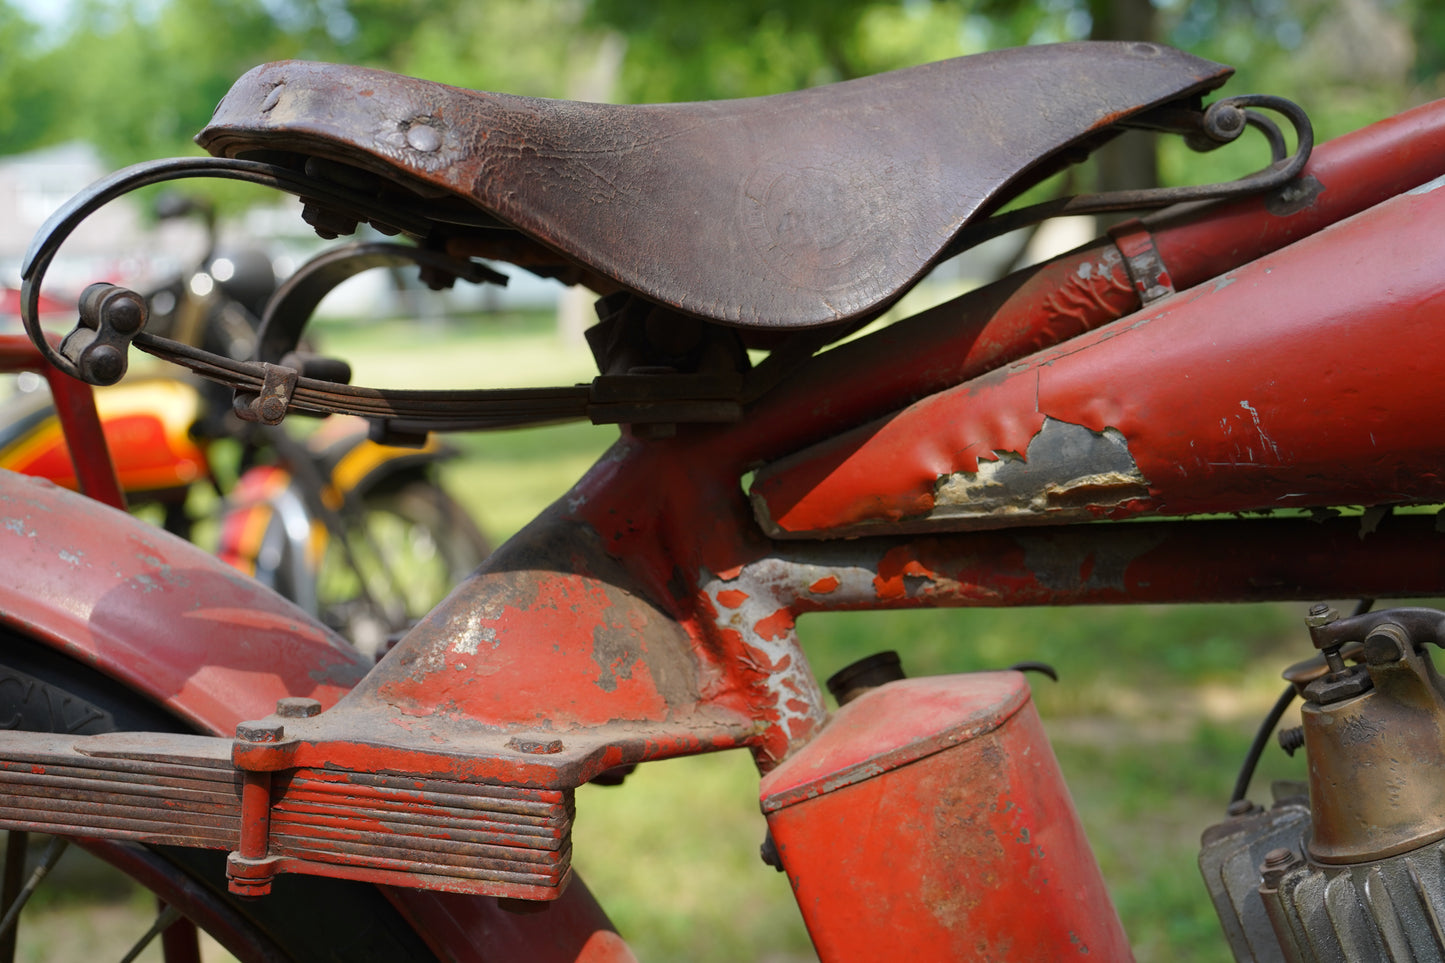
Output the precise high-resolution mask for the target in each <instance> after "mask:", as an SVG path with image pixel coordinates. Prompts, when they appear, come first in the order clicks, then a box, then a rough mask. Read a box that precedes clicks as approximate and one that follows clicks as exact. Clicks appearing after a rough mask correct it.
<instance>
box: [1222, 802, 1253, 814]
mask: <svg viewBox="0 0 1445 963" xmlns="http://www.w3.org/2000/svg"><path fill="white" fill-rule="evenodd" d="M1259 811H1260V809H1259V807H1258V806H1256V805H1255V804H1254V803H1252V802H1250V801H1249V800H1248V799H1236V800H1235V801H1234V802H1232V803H1230V804H1229V809H1227V810H1226V812H1227V813H1228V814H1229V815H1231V816H1248V815H1250V814H1251V813H1257V812H1259Z"/></svg>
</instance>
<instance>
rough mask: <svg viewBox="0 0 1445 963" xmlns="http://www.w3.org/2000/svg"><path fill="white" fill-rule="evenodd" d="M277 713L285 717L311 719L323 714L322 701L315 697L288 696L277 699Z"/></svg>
mask: <svg viewBox="0 0 1445 963" xmlns="http://www.w3.org/2000/svg"><path fill="white" fill-rule="evenodd" d="M276 714H277V715H278V716H280V717H281V718H283V719H310V718H311V717H312V716H315V715H320V714H321V703H320V702H317V701H316V700H315V699H306V698H302V697H300V696H287V697H286V698H284V699H278V700H276Z"/></svg>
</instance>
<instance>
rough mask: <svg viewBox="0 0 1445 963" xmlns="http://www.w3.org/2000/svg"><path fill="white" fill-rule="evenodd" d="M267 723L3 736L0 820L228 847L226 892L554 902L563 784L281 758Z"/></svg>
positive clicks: (287, 743) (561, 849)
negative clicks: (314, 884)
mask: <svg viewBox="0 0 1445 963" xmlns="http://www.w3.org/2000/svg"><path fill="white" fill-rule="evenodd" d="M297 745H298V740H296V739H295V738H288V737H287V735H286V733H285V730H284V727H283V726H281V725H279V724H275V723H274V722H273V721H272V720H266V721H264V722H259V723H243V724H242V725H241V726H240V727H239V728H238V738H237V739H236V740H235V741H234V742H232V741H231V740H227V739H220V738H213V737H207V736H193V735H174V734H163V733H107V734H105V735H99V736H80V737H77V736H64V735H52V734H49V733H26V732H11V731H6V732H0V789H3V793H0V828H7V829H22V830H27V831H36V832H46V833H52V834H65V835H76V836H87V837H100V838H108V839H123V840H131V841H136V842H143V843H152V844H158V845H170V846H187V847H196V848H202V849H221V850H231V855H230V857H229V859H228V863H227V867H228V868H227V873H228V875H229V876H230V878H231V889H232V891H234V892H237V893H240V894H243V895H248V896H261V895H264V894H266V893H267V892H269V891H270V888H271V882H272V880H273V879H274V877H275V876H276V874H278V873H283V872H287V873H306V874H310V875H318V876H333V877H339V878H345V879H365V880H369V881H372V882H377V883H386V884H392V885H399V886H407V887H414V888H421V889H436V890H445V891H448V892H462V893H479V894H484V895H491V896H500V897H510V898H516V899H527V900H550V899H556V898H557V897H558V896H560V895H561V893H562V891H563V890H564V889H565V887H566V884H567V882H568V880H569V879H570V878H571V852H572V850H571V843H570V838H571V828H572V819H573V816H574V814H575V809H574V807H573V801H572V797H573V792H572V790H571V789H570V788H566V789H539V788H533V787H530V786H527V785H525V784H517V785H507V784H503V783H500V782H496V781H470V782H463V781H458V780H455V779H441V778H425V777H421V776H417V775H409V776H406V777H400V776H391V775H386V774H382V773H372V772H345V771H338V770H331V769H326V768H322V767H311V766H299V767H293V766H291V765H289V761H290V760H291V759H292V758H293V757H294V755H295V753H296V750H297Z"/></svg>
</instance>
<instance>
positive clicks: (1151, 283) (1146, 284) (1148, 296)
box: [1109, 218, 1174, 305]
mask: <svg viewBox="0 0 1445 963" xmlns="http://www.w3.org/2000/svg"><path fill="white" fill-rule="evenodd" d="M1109 237H1110V238H1112V239H1113V241H1114V244H1115V246H1117V247H1118V248H1119V253H1120V254H1122V255H1124V270H1125V271H1127V272H1128V274H1129V280H1130V281H1131V282H1133V284H1134V290H1135V291H1137V292H1139V301H1140V302H1141V303H1142V304H1144V305H1148V304H1152V303H1153V302H1155V301H1158V300H1159V299H1160V298H1164V297H1168V296H1169V295H1171V294H1173V293H1174V280H1173V279H1172V278H1171V277H1170V276H1169V268H1168V266H1167V265H1166V264H1165V263H1164V259H1163V257H1161V256H1160V254H1159V249H1158V248H1157V247H1155V245H1154V235H1152V234H1150V233H1149V229H1148V228H1146V227H1145V226H1144V224H1143V222H1142V221H1140V220H1138V219H1137V218H1134V219H1131V220H1128V221H1124V222H1122V223H1120V224H1116V225H1114V226H1113V227H1111V228H1110V229H1109Z"/></svg>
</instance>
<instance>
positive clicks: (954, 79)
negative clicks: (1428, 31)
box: [197, 43, 1230, 327]
mask: <svg viewBox="0 0 1445 963" xmlns="http://www.w3.org/2000/svg"><path fill="white" fill-rule="evenodd" d="M1229 73H1230V71H1229V68H1227V67H1222V66H1220V65H1219V64H1215V63H1211V62H1209V61H1206V60H1201V59H1199V58H1197V57H1193V56H1191V55H1189V54H1185V53H1182V52H1180V51H1177V50H1173V49H1170V48H1167V47H1161V46H1157V45H1151V44H1124V43H1120V44H1114V43H1079V44H1059V45H1051V46H1040V47H1022V48H1017V49H1013V50H1002V51H996V52H991V53H985V54H978V55H975V56H971V57H962V58H958V59H954V60H946V61H942V62H939V63H933V64H927V65H924V66H921V67H912V68H908V69H905V70H898V71H894V72H891V73H885V74H879V75H876V76H873V77H866V78H863V79H860V80H852V81H847V82H844V83H838V84H831V85H828V86H824V87H817V88H812V89H809V90H801V91H796V92H792V93H785V94H777V95H774V96H769V97H760V98H751V99H746V100H730V101H717V102H711V103H684V104H656V105H641V106H615V105H608V104H589V103H576V102H570V101H554V100H542V99H536V98H527V97H517V96H511V95H507V94H494V93H482V92H476V91H469V90H463V89H460V88H456V87H449V86H446V85H443V84H437V83H432V82H429V81H423V80H414V79H410V78H405V77H401V76H398V75H395V74H389V73H385V72H382V71H377V70H370V69H366V68H360V67H345V66H335V65H328V64H317V63H305V62H297V61H291V62H283V63H277V64H269V65H265V66H261V67H258V68H256V69H254V70H252V71H251V72H250V73H248V74H246V75H245V76H244V77H243V78H241V80H240V81H238V82H237V83H236V85H235V86H234V87H233V88H232V90H231V92H230V93H229V94H227V95H226V97H225V99H224V100H222V101H221V104H220V106H219V107H218V108H217V110H216V114H215V117H214V118H213V119H212V121H211V123H210V125H209V126H207V127H206V129H205V130H204V131H202V132H201V134H200V135H199V136H198V138H197V140H198V141H199V143H200V144H201V145H202V146H203V147H205V148H206V149H208V150H210V151H211V152H212V153H213V154H218V155H224V156H233V157H234V156H247V155H252V154H255V153H257V152H262V151H265V152H276V151H282V152H287V153H299V154H305V155H314V156H320V157H323V158H327V159H330V160H335V161H341V162H343V163H346V164H349V165H353V166H356V167H361V168H365V169H367V170H370V171H373V172H376V173H379V174H382V175H383V176H384V177H386V178H388V179H389V180H393V181H396V182H399V183H405V184H407V185H409V186H410V187H411V188H412V189H413V190H416V191H418V192H424V193H426V194H432V195H436V194H438V193H440V194H444V195H450V196H454V197H456V198H461V199H464V200H465V201H466V202H467V203H469V204H472V205H475V207H477V208H479V209H481V210H482V211H485V212H488V213H490V214H492V215H494V216H495V217H497V218H499V219H501V220H502V221H504V222H505V223H506V224H508V225H511V226H513V227H515V228H516V229H517V230H519V231H521V232H523V233H525V234H527V235H529V236H531V237H532V238H534V239H536V240H539V241H541V242H543V243H544V244H546V245H548V246H550V247H552V248H554V249H556V250H558V251H560V252H562V253H564V254H566V255H567V256H568V257H570V258H571V259H573V260H575V261H577V262H580V263H581V264H582V265H584V266H586V267H588V268H590V269H592V270H594V271H596V272H598V273H600V274H603V275H606V276H607V277H610V278H612V279H614V280H615V281H617V282H618V283H620V284H621V285H623V286H625V287H627V288H630V289H632V290H634V291H637V292H640V293H641V294H643V295H645V296H646V297H648V298H651V299H653V300H655V301H658V302H661V303H663V304H667V305H671V306H673V307H675V308H678V309H680V310H682V311H686V312H688V313H691V314H694V315H698V316H700V317H703V318H707V319H710V320H715V321H721V322H726V323H732V324H741V325H748V326H778V327H801V326H810V325H820V324H828V323H832V322H837V321H843V320H848V319H851V318H856V317H859V316H862V315H866V314H868V313H870V312H873V311H876V310H877V309H879V308H880V307H882V306H884V305H886V304H888V303H889V302H891V301H892V300H893V299H895V298H896V297H897V296H898V295H899V294H900V292H902V291H903V290H906V289H907V288H908V287H910V286H911V285H912V283H913V282H914V281H915V280H917V279H918V277H920V276H921V275H922V274H923V273H924V272H925V271H926V270H927V268H928V267H929V266H930V264H932V262H933V261H934V260H935V259H937V257H938V256H939V254H940V252H941V251H942V250H943V249H944V248H945V246H947V245H948V243H949V242H950V240H952V239H953V237H954V236H955V235H956V234H957V233H958V232H959V230H960V229H961V228H963V227H964V225H965V224H967V223H968V222H969V220H970V219H971V218H973V217H975V216H976V215H978V214H979V212H980V211H981V210H983V209H986V208H987V206H988V205H989V203H990V201H991V200H994V199H996V198H997V197H999V196H1000V195H1001V194H1002V193H1004V192H1006V191H1007V189H1008V188H1009V187H1010V185H1014V184H1016V183H1017V182H1019V181H1020V180H1021V179H1023V178H1025V177H1026V175H1027V174H1028V172H1029V171H1030V170H1031V169H1033V168H1035V167H1036V165H1038V164H1040V163H1041V161H1042V160H1043V159H1045V158H1048V157H1050V156H1051V155H1054V154H1056V153H1057V152H1058V151H1059V150H1060V149H1061V148H1063V147H1065V146H1067V145H1069V144H1071V143H1075V142H1077V141H1079V140H1081V139H1083V138H1086V137H1088V136H1089V135H1090V134H1094V133H1097V132H1098V131H1100V130H1102V129H1103V128H1106V127H1108V126H1109V125H1110V124H1112V123H1114V122H1115V121H1117V120H1118V119H1120V118H1121V117H1125V116H1127V115H1129V114H1131V113H1134V112H1137V111H1139V110H1141V109H1143V108H1146V107H1149V106H1153V105H1157V104H1160V103H1166V102H1169V101H1172V100H1175V99H1178V98H1180V97H1183V96H1187V95H1191V94H1193V93H1197V92H1199V91H1203V90H1207V89H1210V88H1213V87H1215V86H1218V85H1219V84H1220V83H1222V82H1223V81H1224V80H1225V79H1226V78H1227V77H1228V76H1229Z"/></svg>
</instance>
